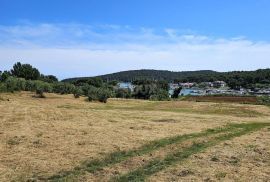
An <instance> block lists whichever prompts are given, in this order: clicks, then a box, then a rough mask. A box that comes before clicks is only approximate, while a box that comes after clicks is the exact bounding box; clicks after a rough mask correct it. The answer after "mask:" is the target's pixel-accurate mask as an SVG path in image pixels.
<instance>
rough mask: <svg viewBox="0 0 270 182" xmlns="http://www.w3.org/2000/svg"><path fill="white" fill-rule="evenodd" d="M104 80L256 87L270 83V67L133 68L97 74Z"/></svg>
mask: <svg viewBox="0 0 270 182" xmlns="http://www.w3.org/2000/svg"><path fill="white" fill-rule="evenodd" d="M97 77H98V78H101V79H103V80H104V81H113V80H116V81H122V82H132V81H135V80H164V81H167V82H197V83H200V82H210V81H217V80H222V81H225V82H227V83H228V85H229V86H230V87H231V88H237V87H240V86H241V87H245V88H250V87H254V86H255V85H256V84H263V85H269V84H270V69H259V70H256V71H233V72H216V71H211V70H201V71H182V72H172V71H165V70H132V71H122V72H117V73H112V74H107V75H101V76H97ZM89 78H93V77H81V78H70V79H65V80H63V81H64V82H75V81H77V80H84V79H89Z"/></svg>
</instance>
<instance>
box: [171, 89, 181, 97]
mask: <svg viewBox="0 0 270 182" xmlns="http://www.w3.org/2000/svg"><path fill="white" fill-rule="evenodd" d="M181 90H182V87H178V88H176V89H174V91H173V95H172V98H175V99H177V98H178V96H179V94H180V92H181Z"/></svg>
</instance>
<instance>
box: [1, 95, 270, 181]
mask: <svg viewBox="0 0 270 182" xmlns="http://www.w3.org/2000/svg"><path fill="white" fill-rule="evenodd" d="M32 95H33V93H30V92H21V93H15V94H0V96H1V98H3V99H1V101H0V156H1V158H0V181H27V180H30V181H31V180H33V181H35V180H38V181H39V180H40V181H108V180H122V179H123V180H125V179H126V178H128V179H133V177H130V176H138V179H140V180H146V179H148V177H150V176H151V175H152V174H155V173H156V172H158V171H160V170H163V169H165V168H167V167H169V166H172V165H173V163H169V162H165V163H163V162H162V161H163V160H165V159H166V158H167V157H168V156H170V155H173V154H174V153H177V152H178V150H179V151H180V150H181V151H182V152H183V151H185V150H187V151H190V150H192V151H193V149H194V148H192V146H193V145H186V144H185V143H186V142H191V143H192V142H195V144H199V146H200V147H199V148H203V149H202V150H198V151H197V153H198V152H201V151H203V150H205V149H208V148H211V147H212V146H213V145H214V144H213V145H210V146H204V145H205V144H204V143H201V140H206V141H209V142H210V143H211V141H215V139H214V138H215V137H218V136H221V135H225V134H227V133H230V132H231V133H235V132H241V131H243V130H245V128H244V127H245V126H247V125H249V124H251V125H254V124H256V123H258V124H259V123H262V122H269V119H270V118H269V113H270V112H269V111H270V109H269V108H268V107H266V106H255V105H242V104H231V103H227V104H224V103H207V102H205V103H199V102H187V101H168V102H167V101H166V102H152V101H144V100H132V99H131V100H123V99H109V101H108V103H107V104H103V103H98V102H93V103H91V102H86V101H85V98H80V99H74V98H73V96H72V95H56V94H47V98H46V99H38V98H33V97H32ZM241 124H244V126H243V127H242V126H241V127H237V126H240V125H241ZM254 127H255V126H254ZM217 141H218V142H217V143H220V142H222V141H223V140H217ZM178 145H179V146H181V147H180V148H177V147H178ZM201 145H203V146H201ZM172 146H174V149H173V150H171V151H170V148H171V147H172ZM183 147H184V148H183ZM193 147H195V146H193ZM189 148H191V149H189ZM195 148H196V147H195ZM168 151H170V152H168ZM194 151H196V150H195V149H194ZM162 152H163V153H162ZM152 153H157V154H158V153H162V156H163V157H162V158H156V157H157V156H156V155H154V156H151V155H152ZM171 153H172V154H171ZM189 153H190V155H193V154H195V153H196V152H189ZM190 155H189V156H190ZM189 156H188V157H186V158H185V159H188V158H189ZM137 157H140V158H142V159H146V158H147V160H145V162H144V163H143V164H144V165H143V167H142V164H139V163H138V164H137V163H136V162H135V163H134V164H133V165H134V166H132V167H130V166H126V170H121V168H117V167H116V166H119V165H120V166H121V165H128V164H129V163H130V161H134V160H136V158H137ZM174 160H176V161H178V162H179V161H180V162H181V160H182V159H181V160H180V159H179V160H178V159H174ZM154 161H159V162H160V163H161V164H162V166H164V167H158V168H159V169H160V170H157V171H155V172H154V173H150V172H147V174H143V173H141V172H139V173H138V171H140V170H141V168H143V171H145V170H148V169H146V168H152V167H151V165H150V164H152V163H153V164H156V163H155V162H154ZM166 161H167V160H166ZM149 165H150V166H149ZM147 166H148V167H147ZM144 167H145V168H144ZM107 170H108V171H112V172H111V173H110V172H108V177H107V178H106V179H105V178H104V175H105V176H107V175H106V173H105V174H103V172H104V171H107ZM151 170H152V169H151ZM113 171H117V174H114V172H113ZM136 171H137V172H136ZM109 173H110V174H109ZM135 173H136V175H134V174H135ZM137 173H138V175H137ZM148 173H149V174H148ZM136 179H137V177H136V178H134V180H136Z"/></svg>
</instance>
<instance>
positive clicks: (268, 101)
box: [258, 96, 270, 106]
mask: <svg viewBox="0 0 270 182" xmlns="http://www.w3.org/2000/svg"><path fill="white" fill-rule="evenodd" d="M258 103H259V104H263V105H269V106H270V96H260V97H258Z"/></svg>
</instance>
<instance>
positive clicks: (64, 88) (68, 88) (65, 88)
mask: <svg viewBox="0 0 270 182" xmlns="http://www.w3.org/2000/svg"><path fill="white" fill-rule="evenodd" d="M74 89H75V86H74V85H73V84H70V83H63V82H57V83H54V84H53V92H54V93H60V94H72V93H73V92H74Z"/></svg>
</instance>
